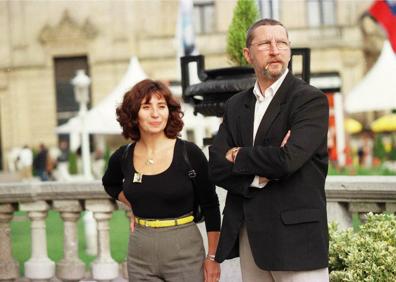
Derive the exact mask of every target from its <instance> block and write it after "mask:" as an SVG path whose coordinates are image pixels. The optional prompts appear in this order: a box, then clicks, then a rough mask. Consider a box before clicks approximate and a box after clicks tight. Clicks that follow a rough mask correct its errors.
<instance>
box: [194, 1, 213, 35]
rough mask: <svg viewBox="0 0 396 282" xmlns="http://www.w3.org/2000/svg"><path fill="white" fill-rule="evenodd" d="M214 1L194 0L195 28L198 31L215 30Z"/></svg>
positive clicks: (207, 31)
mask: <svg viewBox="0 0 396 282" xmlns="http://www.w3.org/2000/svg"><path fill="white" fill-rule="evenodd" d="M214 15H215V13H214V1H209V0H194V30H195V32H196V33H211V32H214V31H215V28H214V27H215V19H214Z"/></svg>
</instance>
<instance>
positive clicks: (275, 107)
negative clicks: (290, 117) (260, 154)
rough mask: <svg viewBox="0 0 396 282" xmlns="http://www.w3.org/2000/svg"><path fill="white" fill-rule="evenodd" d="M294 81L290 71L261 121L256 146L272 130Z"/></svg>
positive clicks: (255, 141)
mask: <svg viewBox="0 0 396 282" xmlns="http://www.w3.org/2000/svg"><path fill="white" fill-rule="evenodd" d="M293 79H294V77H293V75H292V74H291V73H290V71H289V72H288V74H287V75H286V77H285V80H284V81H283V82H282V84H281V86H280V87H279V89H278V91H277V92H276V93H275V96H274V98H272V101H271V103H270V104H269V106H268V108H267V111H266V112H265V114H264V116H263V118H262V119H261V122H260V125H259V128H258V129H257V133H256V138H255V140H254V145H256V144H261V143H262V142H263V140H264V139H265V136H266V134H267V132H268V130H269V129H270V127H271V124H272V123H273V122H274V120H275V119H276V117H277V116H278V115H279V113H280V111H281V109H282V106H283V104H284V103H285V102H286V99H287V92H288V89H289V87H290V85H291V82H292V80H293Z"/></svg>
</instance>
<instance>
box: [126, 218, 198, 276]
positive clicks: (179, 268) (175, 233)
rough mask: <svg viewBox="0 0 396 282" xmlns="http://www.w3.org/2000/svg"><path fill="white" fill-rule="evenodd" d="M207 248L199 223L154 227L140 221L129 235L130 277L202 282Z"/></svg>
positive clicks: (128, 260)
mask: <svg viewBox="0 0 396 282" xmlns="http://www.w3.org/2000/svg"><path fill="white" fill-rule="evenodd" d="M204 259H205V250H204V246H203V241H202V236H201V233H200V232H199V230H198V227H197V226H196V224H195V223H193V222H192V223H187V224H184V225H180V226H173V227H164V228H151V227H144V226H140V225H136V228H135V231H134V232H133V233H131V234H130V236H129V245H128V259H127V268H128V279H129V281H131V282H132V281H133V282H139V281H152V282H157V281H167V282H168V281H169V282H202V281H203V280H204V275H203V263H204Z"/></svg>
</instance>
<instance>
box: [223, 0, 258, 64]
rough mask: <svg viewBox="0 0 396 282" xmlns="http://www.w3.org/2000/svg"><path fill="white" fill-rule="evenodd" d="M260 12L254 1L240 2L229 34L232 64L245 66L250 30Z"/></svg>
mask: <svg viewBox="0 0 396 282" xmlns="http://www.w3.org/2000/svg"><path fill="white" fill-rule="evenodd" d="M258 16H259V12H258V8H257V5H256V1H254V0H238V1H237V3H236V6H235V9H234V14H233V17H232V22H231V25H230V27H229V29H228V34H227V54H228V56H229V59H230V60H231V62H232V63H234V64H237V65H240V66H244V65H247V64H248V63H247V61H246V60H245V58H244V57H243V51H242V50H243V48H244V47H245V42H246V32H247V30H248V28H249V27H250V26H251V25H252V24H253V23H254V22H255V21H256V20H257V19H258Z"/></svg>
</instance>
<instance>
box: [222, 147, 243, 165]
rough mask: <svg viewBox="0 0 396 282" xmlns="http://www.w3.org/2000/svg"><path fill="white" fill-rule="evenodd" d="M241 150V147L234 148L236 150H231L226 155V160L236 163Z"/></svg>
mask: <svg viewBox="0 0 396 282" xmlns="http://www.w3.org/2000/svg"><path fill="white" fill-rule="evenodd" d="M239 149H240V147H234V148H231V149H229V150H228V151H227V153H226V155H225V158H226V159H227V161H229V162H231V163H235V159H236V156H237V154H238V152H239Z"/></svg>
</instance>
